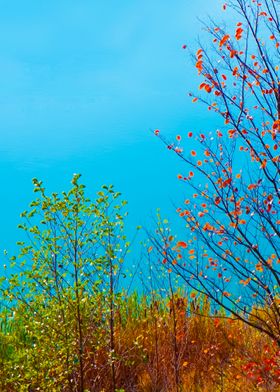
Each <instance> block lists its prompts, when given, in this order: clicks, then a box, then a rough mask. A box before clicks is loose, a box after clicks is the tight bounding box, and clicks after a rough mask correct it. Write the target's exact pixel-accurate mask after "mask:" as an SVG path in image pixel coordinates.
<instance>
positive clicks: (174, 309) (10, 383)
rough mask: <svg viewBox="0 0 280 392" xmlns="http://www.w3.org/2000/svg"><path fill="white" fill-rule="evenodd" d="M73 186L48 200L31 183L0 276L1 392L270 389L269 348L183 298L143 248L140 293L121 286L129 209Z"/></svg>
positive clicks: (278, 361) (108, 190)
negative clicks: (14, 245) (13, 249)
mask: <svg viewBox="0 0 280 392" xmlns="http://www.w3.org/2000/svg"><path fill="white" fill-rule="evenodd" d="M79 178H80V175H74V177H73V179H72V189H70V191H69V192H68V193H65V192H64V193H62V194H61V195H58V194H52V195H51V196H49V195H47V193H46V190H45V188H44V186H43V184H42V182H41V181H38V180H36V179H34V180H33V183H34V191H35V193H36V194H37V195H38V194H39V197H38V198H37V199H36V200H34V201H33V202H32V203H31V204H30V211H24V212H23V214H22V220H23V223H22V224H20V225H19V227H20V229H22V230H24V231H25V232H26V235H27V242H26V243H25V242H23V241H21V242H18V246H19V250H20V251H19V255H18V256H17V257H11V258H10V266H9V268H8V267H7V266H6V276H5V277H4V276H3V277H2V278H1V293H2V298H1V303H2V312H1V316H0V320H1V324H0V326H1V330H0V350H1V352H0V390H1V391H3V392H4V391H5V392H18V391H53V392H55V391H65V392H66V391H67V392H68V391H72V392H76V391H77V392H78V391H80V392H82V391H83V392H84V391H90V392H91V391H98V392H101V391H127V392H128V391H147V392H148V391H159V392H164V391H166V392H169V391H170V392H171V391H176V392H178V391H188V392H191V391H194V392H195V391H220V390H222V391H241V390H242V391H248V392H249V391H250V392H251V391H254V390H256V391H274V390H275V391H276V390H279V387H280V370H279V369H280V366H279V365H280V349H279V346H278V344H277V342H275V341H273V340H272V339H270V338H269V337H268V336H266V335H265V334H263V333H261V332H260V331H258V330H257V329H254V328H251V327H250V326H249V325H247V324H246V323H244V322H243V321H242V320H239V319H235V318H232V317H230V315H228V314H227V313H226V312H225V311H223V310H222V309H219V308H216V309H214V308H213V307H212V306H211V302H210V300H209V299H208V298H207V296H204V295H200V294H199V293H198V292H195V291H193V290H192V291H191V292H190V291H188V290H186V291H184V290H183V288H184V287H185V288H187V286H186V285H183V286H182V285H180V284H179V282H178V281H176V278H175V274H173V273H172V272H171V271H170V269H169V267H168V266H166V265H165V264H161V267H162V269H161V270H159V269H158V267H157V263H158V261H157V259H156V258H155V260H156V261H153V260H152V255H153V252H152V247H151V246H150V247H147V246H146V253H147V259H146V260H143V263H144V262H146V263H147V265H148V266H149V268H148V269H146V271H145V270H143V271H141V273H140V276H141V282H142V284H141V287H142V290H141V291H142V292H141V293H140V292H139V291H138V293H137V292H132V293H131V292H128V291H125V290H124V289H122V288H121V285H119V279H120V278H121V276H125V277H124V279H127V280H129V279H133V278H134V277H133V276H132V275H129V274H128V273H127V275H125V274H124V268H123V266H124V264H125V260H124V256H125V255H126V253H127V252H128V251H129V247H130V246H129V243H128V242H127V239H126V237H125V235H124V233H123V230H124V225H123V223H124V218H123V216H125V215H126V213H125V212H124V211H123V208H125V206H126V203H125V202H122V201H119V197H120V194H119V193H117V192H115V191H114V190H113V188H112V187H103V189H102V190H101V191H100V192H98V194H97V199H96V201H94V202H92V201H90V199H88V198H87V197H86V195H85V186H84V185H82V184H80V183H79ZM181 245H182V244H181ZM153 263H154V266H153V265H152V264H153ZM153 267H154V269H153ZM126 272H127V271H126ZM160 274H162V277H160ZM180 286H181V288H178V287H180ZM182 287H183V288H182ZM163 288H164V289H163ZM258 311H260V309H258ZM253 312H254V310H252V315H253ZM263 312H264V313H265V314H266V316H267V317H268V318H269V312H268V311H267V309H266V308H264V309H263ZM252 317H253V316H252Z"/></svg>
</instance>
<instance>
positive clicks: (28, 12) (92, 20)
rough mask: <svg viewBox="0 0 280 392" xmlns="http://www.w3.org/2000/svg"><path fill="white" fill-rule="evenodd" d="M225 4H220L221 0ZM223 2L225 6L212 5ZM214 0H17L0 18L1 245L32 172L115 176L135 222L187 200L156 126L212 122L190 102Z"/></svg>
mask: <svg viewBox="0 0 280 392" xmlns="http://www.w3.org/2000/svg"><path fill="white" fill-rule="evenodd" d="M216 6H217V7H219V9H220V6H219V4H218V3H217V4H216V5H215V7H216ZM217 9H218V8H217ZM214 11H215V10H214V7H213V4H212V2H211V4H210V2H209V4H208V3H206V2H205V1H203V0H198V1H197V2H196V4H193V2H192V1H190V0H185V1H181V0H178V1H177V2H175V3H174V2H170V1H145V0H144V1H141V2H140V1H134V2H131V1H128V0H127V1H122V2H116V1H111V2H103V1H94V2H93V1H83V0H82V1H79V2H76V1H69V0H67V1H66V0H61V1H59V2H57V1H51V0H50V1H48V2H34V1H31V0H30V1H25V2H22V1H19V0H18V1H11V2H9V3H8V4H7V3H5V5H2V7H1V15H0V53H1V56H0V75H1V83H0V120H1V131H0V132H1V143H0V174H1V182H2V184H1V193H0V209H1V211H0V213H1V225H0V238H1V243H0V248H1V249H4V248H6V249H8V250H10V249H11V250H13V249H14V243H15V242H16V240H17V239H18V237H19V233H18V230H17V228H16V226H17V224H18V223H19V214H20V212H21V211H22V210H24V209H26V208H27V205H28V203H29V202H30V201H31V200H32V198H33V194H32V183H31V179H32V178H33V177H37V178H40V179H42V180H43V181H44V182H45V185H46V187H47V189H48V190H49V191H50V192H51V191H57V192H59V191H62V190H67V189H68V188H69V186H70V180H71V177H72V174H73V173H82V175H83V182H84V183H85V184H86V185H87V187H88V190H89V193H92V194H93V195H94V193H95V192H96V191H98V188H99V187H100V185H101V184H104V183H105V184H111V183H112V184H114V185H115V188H116V189H117V190H119V191H121V192H122V193H123V196H124V198H125V199H127V200H128V201H129V204H128V210H129V219H128V231H129V233H132V232H133V231H134V228H135V227H136V226H137V225H139V224H144V225H149V222H150V221H151V217H152V215H153V214H154V213H155V210H156V208H158V207H160V208H161V210H162V212H163V215H167V216H170V215H172V214H173V209H174V207H173V206H172V201H173V202H175V203H176V202H179V201H180V200H183V198H184V195H185V193H186V189H185V188H184V185H182V184H180V183H179V181H178V180H177V178H176V176H177V173H178V172H180V170H181V169H180V168H181V166H180V162H179V161H178V160H177V159H176V157H175V156H173V155H172V154H170V152H168V151H167V150H166V148H165V147H164V146H163V145H162V144H161V143H160V142H159V140H158V139H157V138H155V137H154V136H153V135H152V132H151V130H153V129H155V128H159V129H161V130H162V132H163V133H165V134H166V135H169V136H170V137H174V136H175V135H176V134H178V133H180V134H184V133H187V132H188V131H189V130H193V129H203V128H204V127H208V128H209V122H208V119H207V116H208V114H207V112H206V111H205V109H202V110H201V109H199V108H197V107H194V106H193V105H191V102H190V99H189V98H188V97H187V93H188V91H189V90H191V89H195V88H196V87H195V86H196V84H197V77H196V73H195V69H194V68H193V66H192V65H191V62H190V60H189V58H188V56H187V53H186V51H184V50H182V48H181V46H182V44H184V43H186V44H187V45H190V46H192V47H193V48H196V47H197V44H196V43H195V39H196V36H197V34H198V33H200V31H201V27H200V25H199V23H198V21H197V17H199V16H201V17H206V16H207V14H212V15H213V12H214Z"/></svg>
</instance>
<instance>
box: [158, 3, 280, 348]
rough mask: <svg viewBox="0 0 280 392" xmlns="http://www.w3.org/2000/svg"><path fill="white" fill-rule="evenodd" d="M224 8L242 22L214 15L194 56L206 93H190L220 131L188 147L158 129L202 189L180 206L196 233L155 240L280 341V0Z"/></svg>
mask: <svg viewBox="0 0 280 392" xmlns="http://www.w3.org/2000/svg"><path fill="white" fill-rule="evenodd" d="M223 9H224V10H225V11H226V12H231V13H232V15H234V16H235V18H236V19H235V25H234V26H229V27H228V28H226V27H221V26H219V25H217V24H216V22H215V21H210V25H209V26H207V33H208V35H209V36H210V38H211V41H212V43H211V47H210V48H206V47H205V46H203V45H202V46H201V48H199V49H198V51H197V52H196V55H195V56H194V59H195V66H196V69H197V71H198V74H199V76H200V77H201V78H202V82H201V84H200V85H199V90H200V91H201V96H198V95H197V94H194V93H191V94H190V95H191V96H192V101H193V102H200V103H202V104H205V105H206V106H207V107H208V110H210V111H212V112H214V113H216V114H217V116H218V117H217V118H220V121H219V123H218V125H219V129H216V130H215V132H213V133H212V134H211V133H210V134H207V133H198V132H197V133H195V132H189V133H188V135H186V136H187V138H188V144H191V143H192V149H191V151H187V152H184V151H183V138H182V136H183V135H182V136H181V135H178V136H177V137H176V141H175V142H172V143H169V142H168V141H167V140H166V139H165V138H164V137H163V136H162V135H161V133H160V131H159V130H156V131H155V134H156V135H157V136H158V137H159V138H160V139H161V140H162V141H163V142H164V143H165V144H166V145H167V147H168V148H169V149H170V150H172V151H173V152H175V153H176V154H177V155H178V157H179V158H180V159H181V160H183V161H184V162H185V164H186V173H182V174H179V175H178V178H179V180H180V181H182V182H184V183H185V184H186V189H187V190H188V194H189V195H190V191H191V190H192V191H193V192H194V193H193V195H192V196H190V197H188V198H187V199H186V200H185V203H184V206H181V207H180V208H178V209H177V212H178V214H179V216H180V217H182V218H183V219H184V220H185V221H186V226H187V228H188V230H189V232H190V235H189V234H187V236H186V237H182V238H181V237H180V238H179V241H178V239H175V238H174V236H172V233H171V232H170V230H169V229H168V227H166V225H163V224H160V225H159V228H158V230H157V233H156V235H153V236H152V238H151V239H152V242H153V243H154V245H155V247H156V249H157V251H158V252H160V254H161V255H162V260H163V263H164V264H166V266H167V267H168V268H172V270H173V271H174V272H175V273H176V274H178V275H179V276H180V277H181V278H182V279H183V280H184V281H185V282H186V283H187V284H188V285H189V286H190V287H191V288H193V289H195V290H197V291H198V292H200V293H204V294H206V295H207V296H208V298H209V299H211V300H212V301H213V302H214V303H216V304H217V305H219V306H221V307H222V308H224V309H225V310H226V311H227V312H228V314H231V315H232V316H233V317H234V318H237V319H240V320H242V321H244V322H245V323H247V324H249V325H251V326H252V327H254V328H256V329H258V330H260V331H262V332H264V333H265V334H267V335H268V336H270V337H271V338H272V339H273V340H275V341H276V342H277V343H278V345H280V295H279V294H280V293H279V291H280V269H279V264H280V243H279V239H280V226H279V225H280V187H279V184H280V172H279V169H280V156H279V152H278V151H279V147H280V134H279V133H280V79H279V61H280V19H279V14H280V2H279V1H278V0H264V1H262V2H259V1H256V0H233V1H230V2H228V3H227V4H224V5H223ZM232 15H231V16H232ZM185 47H186V46H185V45H184V46H183V48H185ZM186 238H187V239H186Z"/></svg>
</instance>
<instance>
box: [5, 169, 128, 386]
mask: <svg viewBox="0 0 280 392" xmlns="http://www.w3.org/2000/svg"><path fill="white" fill-rule="evenodd" d="M79 178H80V175H74V176H73V179H72V188H71V189H70V191H68V192H62V194H61V195H59V194H57V193H52V194H51V195H48V194H47V193H46V190H45V188H44V187H43V184H42V182H41V181H38V180H37V179H33V184H34V192H35V193H36V194H37V195H38V197H37V198H36V199H35V200H34V201H33V202H32V203H31V204H30V210H28V211H24V212H23V213H22V214H21V217H22V220H23V222H22V223H21V224H20V225H19V228H20V229H21V230H23V231H24V232H25V233H26V237H27V240H26V241H21V242H18V243H17V244H18V246H19V254H18V256H17V257H11V260H10V268H9V275H8V276H7V277H6V278H5V279H2V286H1V287H2V290H1V291H2V301H3V303H4V304H5V306H6V309H9V312H8V311H5V312H3V313H2V318H1V327H2V328H1V331H2V333H1V336H0V338H1V360H2V361H4V360H5V361H4V362H5V366H4V367H5V374H6V377H5V378H6V380H5V381H3V382H4V384H3V385H2V386H1V390H2V389H3V388H4V390H5V389H7V388H8V386H9V385H12V386H13V388H15V389H16V390H25V389H21V388H22V385H27V386H28V385H29V386H30V388H37V386H39V388H40V390H47V391H52V390H58V389H59V386H61V385H65V387H66V390H70V391H71V390H81V391H83V390H84V388H85V385H84V379H85V374H86V372H87V371H88V370H89V369H87V368H86V365H85V361H86V359H87V356H88V355H91V350H92V349H91V346H90V344H91V342H90V339H89V336H90V335H94V336H95V338H96V337H97V340H98V342H99V344H100V346H102V347H103V348H104V350H105V352H107V353H110V350H109V346H110V343H109V342H110V339H109V330H110V322H109V321H110V317H111V316H112V314H111V311H112V307H113V306H114V302H115V301H117V297H118V296H117V295H115V294H114V291H113V290H110V285H111V284H113V286H114V288H115V287H116V285H117V283H118V277H119V273H120V271H121V268H122V263H123V258H124V255H125V253H126V251H127V249H128V246H129V244H128V243H127V241H126V237H125V235H124V216H125V215H126V214H125V213H124V214H123V212H122V210H123V207H124V206H125V204H126V202H121V201H120V202H119V200H120V193H118V192H115V191H114V189H113V187H112V186H103V187H102V190H101V191H99V192H98V194H97V199H96V200H95V201H94V202H92V201H91V200H90V199H89V198H87V196H86V194H85V186H84V185H82V184H80V183H79ZM9 330H11V331H12V333H10V332H9ZM108 360H109V354H108ZM2 380H3V379H2ZM26 390H27V389H26Z"/></svg>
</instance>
